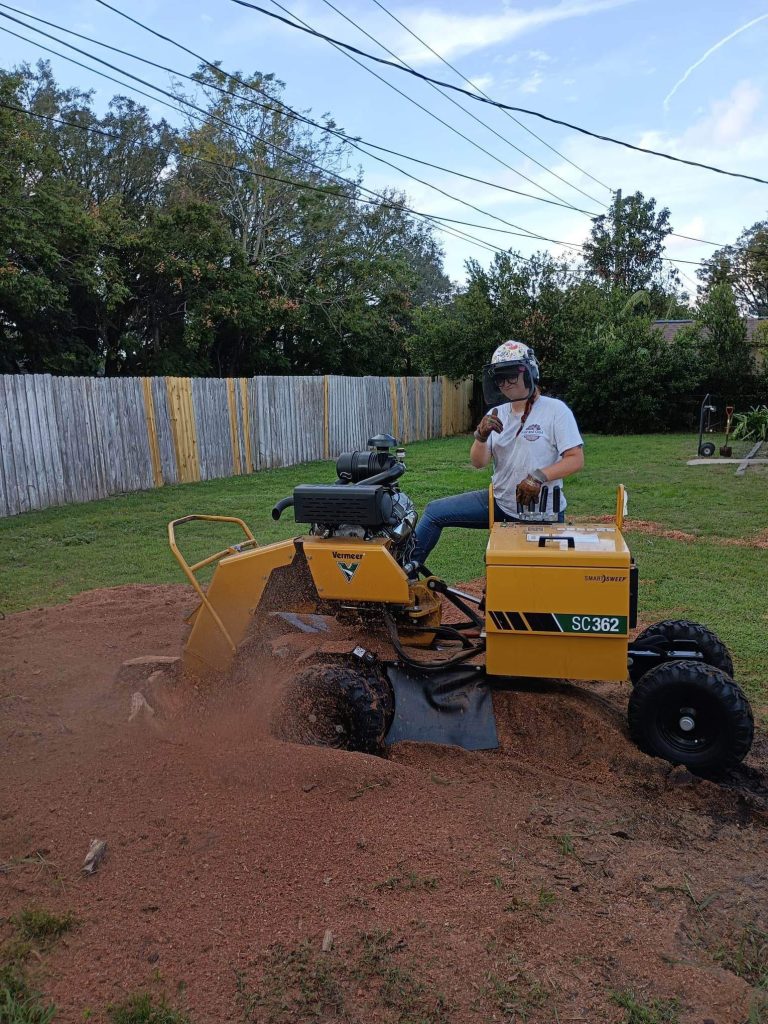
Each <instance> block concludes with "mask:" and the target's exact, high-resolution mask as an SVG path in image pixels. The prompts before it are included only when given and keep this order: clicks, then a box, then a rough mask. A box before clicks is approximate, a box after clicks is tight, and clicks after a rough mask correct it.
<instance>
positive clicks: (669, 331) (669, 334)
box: [653, 316, 768, 341]
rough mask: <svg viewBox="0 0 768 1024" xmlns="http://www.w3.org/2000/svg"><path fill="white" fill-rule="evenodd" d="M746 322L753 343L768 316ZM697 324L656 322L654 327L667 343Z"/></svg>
mask: <svg viewBox="0 0 768 1024" xmlns="http://www.w3.org/2000/svg"><path fill="white" fill-rule="evenodd" d="M746 321H747V341H752V339H753V337H754V334H755V330H756V329H757V326H758V324H766V323H768V316H748V317H747V318H746ZM695 322H696V321H695V320H654V321H653V325H654V327H658V328H659V330H660V331H661V333H662V334H663V335H664V340H665V341H672V339H673V338H674V336H675V335H676V334H677V332H678V331H679V330H680V328H681V327H687V326H688V325H689V324H693V323H695Z"/></svg>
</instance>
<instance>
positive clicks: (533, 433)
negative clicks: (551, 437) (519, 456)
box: [523, 423, 544, 441]
mask: <svg viewBox="0 0 768 1024" xmlns="http://www.w3.org/2000/svg"><path fill="white" fill-rule="evenodd" d="M543 436H544V431H543V429H542V427H541V424H540V423H526V425H525V430H524V431H523V437H524V438H525V440H526V441H538V439H539V438H540V437H543Z"/></svg>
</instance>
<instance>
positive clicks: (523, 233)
mask: <svg viewBox="0 0 768 1024" xmlns="http://www.w3.org/2000/svg"><path fill="white" fill-rule="evenodd" d="M4 6H5V5H4ZM0 17H3V18H7V19H8V20H10V21H13V22H15V23H16V24H19V25H22V26H23V27H24V28H27V29H31V31H33V32H37V33H38V34H39V35H42V36H45V37H46V38H47V39H53V40H54V42H57V43H59V44H61V45H63V46H66V47H68V48H69V49H71V50H74V51H75V52H76V53H79V54H82V55H83V56H85V57H88V58H89V59H90V60H95V61H96V62H97V63H99V64H103V65H104V66H105V67H108V68H110V69H111V70H113V71H117V72H118V73H119V74H121V75H125V76H126V77H127V78H131V79H133V80H134V81H136V82H140V83H141V84H142V85H145V86H148V87H149V88H151V89H154V90H155V91H156V92H159V93H161V94H162V95H164V96H168V97H170V98H171V99H173V100H174V102H175V103H182V104H184V105H185V106H189V107H191V108H192V109H194V110H197V111H199V112H200V113H202V114H204V115H206V116H209V117H212V118H214V119H216V120H218V121H220V122H221V123H222V124H224V125H226V126H227V127H229V128H230V129H233V130H235V131H236V130H237V129H236V128H234V126H233V125H232V124H231V123H229V122H227V121H225V120H223V119H222V118H219V117H218V116H217V115H215V114H211V113H209V112H207V111H205V110H204V109H203V108H202V107H198V106H197V105H196V104H194V103H191V102H190V101H189V100H186V99H181V98H180V97H178V96H176V95H175V94H174V93H171V92H168V91H167V90H166V89H162V88H161V87H160V86H158V85H154V84H153V83H152V82H148V81H147V80H146V79H144V78H141V77H140V76H138V75H134V74H132V73H131V72H130V71H126V70H125V69H123V68H120V67H118V66H117V65H115V64H111V63H110V62H109V61H106V60H103V59H102V58H101V57H97V56H95V54H92V53H89V52H88V51H87V50H82V49H81V48H80V47H78V46H75V45H74V44H73V43H68V42H66V41H65V40H63V39H58V38H57V37H56V36H52V35H51V34H50V33H49V32H44V31H43V30H42V29H39V28H35V27H34V26H33V25H28V24H26V22H23V21H21V20H20V19H19V18H15V17H13V16H12V15H10V14H5V13H4V12H2V11H0ZM0 27H1V26H0ZM2 30H3V31H4V32H8V33H9V34H10V35H17V36H18V33H15V32H12V31H11V30H10V29H7V28H2ZM65 31H67V30H66V29H65ZM18 38H21V39H24V41H25V42H29V43H32V44H33V45H38V46H41V47H42V49H46V50H47V49H48V48H47V47H45V46H42V44H39V43H35V42H33V40H31V39H27V38H25V37H24V36H18ZM50 52H52V53H56V56H60V57H64V55H63V54H60V53H57V52H56V51H53V50H52V51H50ZM64 59H65V60H71V58H68V57H64ZM137 59H138V60H143V58H141V57H139V58H137ZM74 63H78V62H77V61H74ZM88 70H89V71H94V70H95V69H93V68H88ZM96 73H97V74H100V72H96ZM105 77H109V76H105ZM183 77H185V78H189V77H190V76H188V75H184V76H183ZM192 81H195V84H198V85H199V84H200V83H199V82H197V81H196V80H195V79H192ZM118 84H120V85H122V84H123V83H122V82H121V83H118ZM139 91H140V90H139ZM224 91H225V92H226V90H224ZM227 95H234V94H232V93H227ZM150 98H152V99H153V100H155V98H154V97H150ZM155 102H157V100H155ZM172 109H176V110H177V109H178V108H177V107H174V108H172ZM267 144H268V145H270V146H273V148H276V149H277V150H278V152H285V150H281V149H280V147H279V146H276V145H275V143H272V142H268V143H267ZM351 144H352V145H353V146H354V148H356V149H360V147H359V146H358V145H357V144H355V143H351ZM361 152H365V150H361ZM289 155H291V154H289ZM366 155H367V156H370V157H372V158H373V159H375V160H378V161H380V162H381V163H385V164H387V165H388V166H390V167H392V168H393V169H394V170H396V171H398V172H399V173H401V174H403V175H405V176H406V177H408V178H411V179H413V180H414V181H417V182H418V183H419V184H420V185H424V186H425V187H427V188H430V189H433V190H434V191H435V192H438V193H439V194H440V195H443V196H445V197H446V198H447V199H450V200H451V201H452V202H457V203H460V204H461V205H462V206H466V207H467V208H468V209H471V210H474V211H475V212H476V213H479V214H481V216H484V217H490V218H491V219H492V220H496V221H498V222H499V223H500V224H504V225H506V226H507V227H509V228H511V229H512V230H511V231H510V232H509V234H512V235H514V234H519V235H520V237H521V238H526V237H528V238H532V239H537V240H539V241H543V242H551V241H553V239H550V238H547V237H546V236H544V235H540V234H537V233H536V232H534V231H530V230H529V229H528V228H525V227H522V226H521V225H519V224H515V223H513V222H512V221H509V220H507V219H506V218H504V217H499V216H498V215H497V214H495V213H489V212H488V211H486V210H483V209H482V208H481V207H479V206H475V204H474V203H470V202H468V201H467V200H466V199H461V198H459V197H458V196H454V195H452V194H451V193H450V192H446V191H445V189H442V188H440V187H439V186H438V185H433V184H432V183H431V182H428V181H425V180H424V179H422V178H418V177H416V176H415V175H413V174H411V173H410V172H409V171H406V170H404V169H403V168H402V167H398V166H397V165H396V164H393V163H391V162H390V161H388V160H385V159H384V158H383V157H377V156H375V154H373V153H366ZM293 158H294V159H295V157H293ZM315 166H319V165H315ZM319 169H320V170H321V171H322V172H323V173H325V174H332V175H333V176H334V177H339V178H341V180H342V181H345V182H346V183H347V184H349V180H348V179H346V178H343V177H342V176H341V175H337V174H336V173H335V172H333V171H329V170H327V169H326V168H323V167H320V168H319ZM444 219H445V220H447V221H448V220H450V219H451V218H444ZM463 223H466V222H463ZM471 226H473V227H477V228H482V227H483V225H482V224H472V225H471Z"/></svg>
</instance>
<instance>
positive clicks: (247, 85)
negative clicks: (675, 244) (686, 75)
mask: <svg viewBox="0 0 768 1024" xmlns="http://www.w3.org/2000/svg"><path fill="white" fill-rule="evenodd" d="M96 2H97V3H98V4H101V6H102V7H106V8H107V9H108V10H110V11H112V12H113V13H114V14H118V15H120V17H122V18H125V19H126V20H127V21H130V22H132V23H133V24H134V25H137V26H138V27H139V28H141V29H143V30H144V31H145V32H149V33H150V34H151V35H154V36H155V37H156V38H158V39H161V40H163V42H166V43H170V44H171V45H172V46H175V47H176V48H177V49H179V50H181V51H182V52H183V53H186V54H188V55H189V56H190V57H194V58H195V60H198V61H200V62H201V63H202V64H205V65H206V66H207V67H209V68H211V69H212V70H214V71H216V72H217V73H219V74H221V75H223V76H224V77H225V78H227V79H228V80H229V81H232V82H235V83H236V84H237V85H238V86H240V87H241V88H244V89H248V90H249V91H251V92H256V93H259V94H260V95H264V96H267V97H268V98H269V99H270V101H271V102H275V103H277V104H278V107H277V108H275V107H272V106H269V105H267V104H262V103H260V102H259V101H258V100H254V101H253V102H254V103H255V104H256V105H257V106H261V107H262V108H263V109H264V110H267V111H274V110H275V109H277V110H280V111H282V112H283V113H286V114H287V115H288V116H289V117H293V118H295V119H297V120H299V121H302V122H304V123H305V124H309V125H311V126H313V127H315V128H317V129H318V130H320V131H323V132H326V133H328V134H331V135H335V136H336V137H337V138H340V139H343V140H344V141H345V142H347V143H348V144H349V145H350V146H353V147H354V148H355V149H359V150H360V152H363V153H365V155H366V156H369V157H371V158H372V159H374V160H375V159H376V156H375V154H373V153H368V152H367V151H366V150H363V149H360V145H364V146H367V147H368V148H370V149H376V150H378V151H379V152H382V153H389V154H390V155H391V156H396V157H399V158H401V159H403V160H410V161H412V162H413V163H418V164H421V165H422V166H425V167H431V168H432V169H433V170H438V171H442V172H444V173H447V174H452V175H454V176H456V177H460V178H464V179H466V180H468V181H474V182H476V183H477V184H480V185H487V186H489V187H491V188H495V189H499V190H501V191H504V192H510V193H512V194H513V195H519V196H522V197H523V198H526V199H532V200H534V201H535V202H540V203H547V204H548V205H552V206H561V207H564V208H565V209H571V210H574V211H576V212H579V213H583V214H584V215H585V216H588V217H590V218H592V219H594V218H595V217H596V216H597V214H593V213H592V212H591V211H589V210H580V209H578V207H575V206H573V205H572V204H569V203H561V202H559V201H557V200H553V199H545V198H544V197H543V196H534V195H531V194H530V193H529V192H520V191H519V190H517V189H513V188H509V187H508V186H506V185H500V184H498V183H497V182H493V181H487V180H485V179H484V178H478V177H476V176H474V175H471V174H464V173H462V172H461V171H457V170H454V169H452V168H450V167H443V166H441V165H440V164H435V163H431V162H430V161H429V160H422V159H420V158H419V157H415V156H411V155H410V154H409V153H401V152H399V151H398V150H394V149H390V148H388V147H387V146H380V145H378V144H376V143H375V142H370V141H369V140H367V139H363V138H361V137H360V136H355V137H354V138H351V137H350V136H348V135H347V134H346V133H345V132H342V131H339V130H338V129H336V128H329V127H328V126H327V125H323V124H320V123H319V122H317V121H313V120H312V118H309V117H307V116H306V115H304V114H300V113H299V112H298V111H296V110H294V109H293V108H292V107H290V106H288V105H287V104H286V103H284V102H283V101H278V100H273V99H272V97H269V94H268V93H266V92H264V91H263V90H260V89H259V88H258V87H257V86H256V85H254V83H253V82H246V81H243V79H241V78H240V77H239V76H237V75H233V74H231V73H230V72H228V71H225V70H224V69H223V68H222V67H220V66H219V64H216V63H213V62H212V61H209V60H207V59H206V58H205V57H203V56H202V55H201V54H199V53H196V52H195V51H194V50H191V49H190V48H189V47H187V46H185V45H184V44H183V43H180V42H179V41H178V40H177V39H174V38H172V37H171V36H166V35H164V34H163V33H162V32H159V31H158V30H157V29H154V28H152V27H151V26H149V25H147V24H145V23H144V22H142V21H140V20H139V19H138V18H134V17H132V16H131V15H130V14H126V13H125V11H121V10H120V9H119V8H118V7H114V6H112V4H110V3H108V2H107V0H96ZM373 2H374V3H376V4H377V5H378V6H379V7H382V9H383V10H386V8H384V7H383V5H382V4H380V3H379V0H373ZM0 7H5V8H6V9H8V10H13V11H16V13H21V12H20V11H19V10H18V8H15V7H11V6H10V5H9V4H6V3H0ZM24 13H25V16H26V17H29V18H34V19H35V20H36V21H41V22H43V24H46V25H51V26H53V27H55V28H59V29H60V30H61V31H64V32H68V33H69V34H70V35H74V36H77V37H78V38H79V39H86V40H88V41H89V42H93V43H96V44H97V45H99V46H103V47H105V48H107V49H110V50H114V51H115V52H116V53H121V54H123V55H124V56H127V57H132V58H133V59H135V60H140V61H142V63H145V64H148V65H150V66H152V67H156V68H159V69H160V70H161V71H166V72H167V73H168V74H173V75H177V76H179V77H181V78H187V79H188V80H189V81H193V82H195V83H196V84H197V79H195V78H193V77H192V76H191V75H185V74H184V73H183V72H181V71H177V70H175V69H174V68H169V67H166V66H165V65H163V64H158V63H156V62H155V61H150V60H148V59H147V58H145V57H138V56H137V55H136V54H132V53H130V52H129V51H127V50H121V49H120V48H119V47H116V46H111V45H110V44H108V43H103V42H100V41H99V40H95V39H93V38H91V37H90V36H85V35H82V34H81V33H79V32H74V31H73V30H72V29H66V28H64V27H63V26H59V25H56V24H55V23H54V22H50V21H46V20H45V19H44V18H39V17H36V16H35V15H31V14H26V12H24ZM387 13H388V14H390V17H392V18H394V20H395V21H397V22H398V24H400V25H402V26H403V28H405V29H406V31H408V32H411V30H410V29H409V28H408V27H407V26H406V25H405V24H404V23H403V22H401V21H400V20H399V19H398V18H396V17H395V15H393V14H391V13H390V12H389V11H387ZM411 35H413V36H414V38H415V39H417V40H418V41H419V42H420V43H422V44H423V45H424V46H426V47H427V48H428V49H430V50H432V48H431V47H430V46H429V44H428V43H426V42H425V41H424V40H423V39H421V37H420V36H418V35H416V34H415V33H413V32H411ZM432 52H433V53H434V54H435V55H436V56H438V57H440V55H439V54H438V53H437V51H436V50H432ZM440 59H441V60H443V62H444V63H446V64H447V65H448V67H450V68H452V69H453V70H454V71H456V72H457V74H461V72H460V71H458V69H456V68H454V66H453V65H452V64H451V63H450V62H449V61H446V60H445V59H444V58H442V57H440ZM462 77H464V76H462ZM465 81H469V79H465ZM209 86H210V88H213V89H215V90H217V91H218V92H221V93H222V94H223V95H226V96H231V95H233V94H232V93H230V92H228V91H227V90H224V89H220V88H219V87H218V86H216V85H215V84H213V83H209ZM474 88H477V86H474ZM478 91H480V92H481V93H482V90H478ZM482 95H484V96H485V95H486V94H485V93H482ZM488 98H489V99H490V97H488ZM502 110H503V111H504V113H506V114H507V116H509V117H511V115H510V114H509V113H508V111H507V110H506V109H505V108H504V107H502ZM512 120H513V121H515V123H516V124H519V125H520V126H521V127H522V128H525V130H526V131H528V132H530V129H529V128H527V127H526V126H525V125H524V124H523V123H522V121H518V120H517V118H512ZM530 133H531V134H532V135H533V136H534V138H537V139H538V138H539V136H538V135H536V134H535V132H530ZM540 141H541V142H543V143H544V145H548V143H546V142H544V140H543V139H540ZM549 148H550V149H552V150H553V152H555V153H557V154H558V155H559V156H563V154H561V153H560V152H559V150H557V149H554V148H553V147H552V146H550V147H549ZM563 159H567V157H563ZM571 162H572V161H571ZM390 166H391V165H390ZM573 166H574V167H576V168H577V169H578V170H581V171H583V173H584V174H589V172H588V171H584V170H583V168H580V167H579V166H578V164H574V165H573ZM590 177H591V176H590ZM593 180H595V181H597V183H598V184H603V183H602V182H600V181H598V179H596V178H594V179H593ZM603 187H604V188H608V186H607V185H603ZM670 235H671V237H673V238H682V239H685V240H686V241H690V242H698V243H700V244H702V245H711V246H713V247H714V248H725V247H726V246H727V244H728V243H725V242H713V241H708V240H707V239H704V238H694V237H692V236H691V235H682V234H679V233H678V232H676V231H672V232H670ZM735 248H737V249H739V251H744V252H748V253H749V252H752V251H754V250H750V249H749V248H741V247H738V246H736V247H735Z"/></svg>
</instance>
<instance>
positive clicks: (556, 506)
mask: <svg viewBox="0 0 768 1024" xmlns="http://www.w3.org/2000/svg"><path fill="white" fill-rule="evenodd" d="M552 512H553V513H554V515H556V516H559V515H560V487H559V486H555V487H553V488H552Z"/></svg>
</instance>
